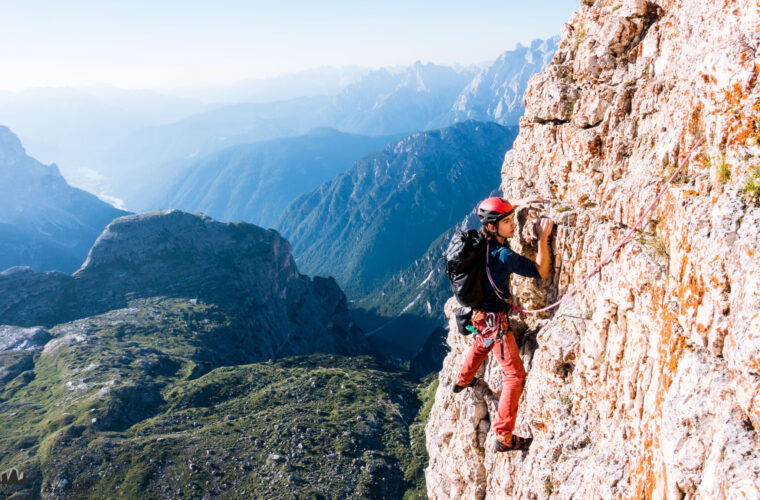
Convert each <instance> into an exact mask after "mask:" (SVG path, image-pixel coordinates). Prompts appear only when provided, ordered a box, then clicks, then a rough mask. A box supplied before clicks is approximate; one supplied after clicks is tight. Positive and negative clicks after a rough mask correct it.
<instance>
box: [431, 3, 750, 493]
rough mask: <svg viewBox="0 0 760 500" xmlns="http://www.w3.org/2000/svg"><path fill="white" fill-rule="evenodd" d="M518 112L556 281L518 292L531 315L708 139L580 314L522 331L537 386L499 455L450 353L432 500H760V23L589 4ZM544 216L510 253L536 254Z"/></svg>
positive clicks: (515, 190) (712, 13)
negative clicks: (455, 388)
mask: <svg viewBox="0 0 760 500" xmlns="http://www.w3.org/2000/svg"><path fill="white" fill-rule="evenodd" d="M581 4H582V5H581V8H580V10H579V11H578V12H577V13H576V14H575V15H574V16H573V18H572V19H571V21H570V22H569V23H568V24H566V25H565V26H563V30H562V38H561V42H560V46H559V48H558V51H557V53H556V55H555V57H554V59H553V61H552V62H551V64H550V65H549V67H548V68H547V70H546V71H545V72H543V73H541V74H539V75H537V76H536V77H534V78H533V79H532V81H531V83H530V84H529V87H528V90H527V91H526V93H525V102H526V112H525V115H524V116H523V118H522V120H521V123H520V134H519V136H518V138H517V140H516V141H515V145H514V149H513V150H512V151H511V152H510V153H508V154H507V157H506V158H505V162H504V166H503V169H502V189H503V190H504V193H505V196H506V197H507V198H510V199H514V198H518V197H521V196H526V195H541V196H543V197H545V198H547V199H549V200H551V203H547V205H546V207H544V208H545V209H546V211H547V212H548V214H549V215H550V216H552V217H553V218H554V220H555V221H556V222H557V226H556V229H555V234H554V236H553V240H552V252H553V256H554V272H553V275H552V277H551V278H550V279H548V280H544V281H543V282H541V283H531V282H528V281H527V280H522V279H514V278H513V281H512V288H513V293H514V294H515V295H516V296H517V297H518V299H519V301H520V302H521V303H522V305H523V306H524V307H538V306H542V305H544V304H548V303H549V302H553V301H554V300H555V299H557V298H558V297H560V296H562V295H564V294H565V293H566V292H567V291H568V290H569V289H570V288H571V287H572V286H573V285H574V284H575V283H578V282H579V281H580V280H581V279H582V277H583V276H585V274H586V273H587V272H589V271H590V270H591V269H593V268H594V267H595V266H596V265H597V264H598V263H599V262H600V261H601V259H602V257H603V256H604V255H605V254H606V253H607V252H608V251H609V250H610V249H612V248H613V247H614V245H615V244H616V243H617V242H618V241H620V239H621V238H622V237H623V235H624V234H625V233H626V232H627V231H628V230H629V229H630V228H631V227H632V226H633V225H634V223H635V222H636V220H637V219H638V218H639V216H640V214H641V213H642V212H643V211H644V209H645V208H646V207H647V206H648V205H649V203H650V202H651V201H652V200H653V199H654V198H655V197H656V195H657V193H658V192H659V190H660V189H661V188H662V187H663V186H664V185H665V181H666V180H667V179H668V178H669V177H670V174H672V173H673V172H674V168H676V167H677V165H680V162H681V161H683V160H684V159H685V157H686V155H687V152H688V151H689V150H690V149H691V148H692V146H694V145H695V144H696V143H697V142H698V141H699V140H700V139H703V141H704V142H702V144H701V146H699V147H698V148H697V149H696V150H695V152H694V156H693V157H692V159H691V161H690V162H689V163H688V165H687V166H686V167H685V168H684V171H683V173H682V174H681V175H679V176H677V178H676V179H675V182H674V184H673V185H672V186H671V187H670V188H669V190H668V191H667V192H666V193H665V195H664V196H663V198H662V199H661V200H660V201H659V203H658V204H657V206H656V208H655V209H654V211H653V212H652V213H651V214H650V215H649V216H648V217H647V218H646V219H645V220H644V222H643V224H642V225H641V227H640V228H639V230H638V231H637V232H636V233H635V234H634V237H633V239H632V240H631V241H630V242H629V243H627V244H626V245H624V246H623V247H622V249H621V250H620V251H619V252H618V253H617V254H616V255H615V257H614V258H613V259H612V261H611V262H610V263H609V264H607V265H606V266H604V267H603V269H602V270H601V271H600V272H599V273H597V274H596V275H594V277H593V278H591V279H590V280H589V281H588V283H587V284H586V286H585V287H584V288H583V289H582V290H581V291H580V292H578V293H577V294H575V295H574V297H573V298H572V299H571V300H568V301H566V302H565V303H564V304H563V305H562V306H561V307H560V308H559V309H555V310H554V311H552V312H551V313H549V314H543V315H531V316H529V317H527V318H526V319H525V321H520V322H518V323H519V324H518V327H517V328H516V329H517V330H518V331H519V332H520V333H521V334H522V336H523V337H524V341H523V344H522V350H521V352H522V354H523V361H524V363H525V365H526V369H527V371H528V378H527V382H526V387H525V392H524V395H523V400H522V401H521V404H520V416H519V418H518V428H517V431H518V432H519V433H521V434H532V435H533V436H534V438H535V441H534V443H533V446H532V447H531V449H530V451H529V452H527V453H517V454H498V455H497V454H495V453H494V452H493V445H494V437H493V433H492V432H489V428H490V415H494V414H495V403H496V401H497V400H498V391H499V390H500V385H501V382H500V373H499V367H498V364H497V363H496V360H495V359H492V360H491V361H490V362H489V363H488V365H487V366H485V372H484V373H483V376H484V377H485V382H486V383H485V384H483V383H481V384H479V385H478V386H476V387H475V388H474V389H468V390H467V391H465V392H463V393H461V394H458V395H453V394H451V393H450V387H451V384H452V383H453V382H454V380H455V376H456V373H457V371H458V369H459V367H460V366H461V362H462V360H463V356H464V353H465V352H466V349H468V348H469V345H470V343H471V342H472V340H471V339H469V338H464V337H461V336H459V335H458V334H457V333H456V332H455V331H453V330H452V332H451V333H450V334H449V337H448V341H449V344H450V345H451V347H452V350H451V353H450V354H449V356H448V357H447V358H446V360H445V362H444V367H443V370H442V371H441V374H440V380H441V384H440V389H439V391H438V394H437V395H436V402H435V405H434V407H433V410H432V412H431V416H430V420H429V423H428V426H427V429H426V432H427V447H428V451H429V453H430V466H429V467H428V469H427V471H426V473H427V484H428V494H429V496H430V497H431V498H505V497H515V498H544V497H549V496H551V497H557V498H739V497H741V498H758V497H760V438H759V435H758V431H760V253H758V252H759V251H760V208H759V207H758V203H759V200H758V185H760V148H759V145H758V142H760V82H758V72H760V58H759V57H758V56H759V53H758V44H759V42H760V4H758V2H757V0H741V1H733V2H730V1H726V2H712V1H707V0H684V1H667V0H661V1H657V2H646V1H643V0H623V1H617V0H611V1H607V0H599V1H596V2H594V1H590V0H584V1H582V2H581ZM535 217H536V213H533V211H532V210H523V211H522V212H520V213H518V219H519V221H520V222H521V226H520V230H519V236H518V237H516V238H515V239H514V241H512V246H513V247H515V248H516V249H518V250H519V251H520V252H521V253H524V254H527V255H529V256H531V255H533V252H534V250H535V243H536V239H535V234H534V231H533V228H532V226H533V224H532V221H534V220H535Z"/></svg>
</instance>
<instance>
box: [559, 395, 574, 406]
mask: <svg viewBox="0 0 760 500" xmlns="http://www.w3.org/2000/svg"><path fill="white" fill-rule="evenodd" d="M557 399H559V402H560V403H562V404H563V405H565V406H567V407H570V406H573V402H572V400H571V399H570V398H569V397H568V396H565V395H564V394H560V395H559V396H558V397H557Z"/></svg>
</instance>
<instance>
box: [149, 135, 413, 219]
mask: <svg viewBox="0 0 760 500" xmlns="http://www.w3.org/2000/svg"><path fill="white" fill-rule="evenodd" d="M400 138H401V137H399V136H392V137H367V136H361V135H353V134H344V133H342V132H338V131H337V130H335V129H329V128H321V129H314V130H312V131H311V132H309V133H308V134H306V135H304V136H299V137H291V138H287V139H276V140H272V141H266V142H258V143H254V144H245V145H239V146H233V147H231V148H228V149H225V150H223V151H220V152H218V153H214V154H211V155H209V156H207V157H205V158H203V159H199V160H196V161H194V162H188V163H187V164H186V166H185V167H184V170H183V172H182V173H181V174H179V175H178V178H177V179H176V180H175V183H174V185H173V186H171V187H168V188H167V187H166V186H160V188H161V189H162V190H163V191H164V192H165V194H164V195H163V200H161V199H160V198H157V199H159V200H160V201H158V202H156V201H155V200H154V201H153V202H152V204H153V205H156V204H158V205H160V206H165V207H172V208H179V209H181V210H190V211H200V212H203V213H205V214H208V215H210V216H211V217H214V218H215V219H218V220H224V221H235V220H244V221H246V222H251V223H253V224H256V225H259V226H263V227H271V226H273V225H274V223H275V222H276V221H277V219H278V218H279V216H280V214H281V213H282V211H283V210H284V208H285V207H286V206H287V204H288V203H290V202H291V201H293V199H295V198H296V197H298V196H300V195H302V194H304V193H307V192H309V191H311V190H312V189H314V188H316V187H317V186H318V185H319V184H321V183H323V182H325V181H327V180H329V179H331V178H333V177H334V176H336V175H337V174H339V173H342V172H345V171H346V170H348V168H349V167H350V166H351V164H352V163H353V162H354V160H356V159H358V158H361V157H362V156H364V155H366V154H368V153H370V152H372V151H376V150H378V149H382V148H383V147H385V145H386V144H388V143H389V142H395V141H397V140H398V139H400Z"/></svg>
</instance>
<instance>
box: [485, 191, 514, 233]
mask: <svg viewBox="0 0 760 500" xmlns="http://www.w3.org/2000/svg"><path fill="white" fill-rule="evenodd" d="M514 211H515V207H513V206H512V205H510V204H509V203H507V202H506V201H504V200H503V199H501V198H496V197H493V198H486V199H485V200H483V201H481V202H480V204H479V205H478V217H479V218H480V223H481V224H483V225H484V226H485V225H486V224H489V223H490V224H497V223H498V222H499V220H501V219H503V218H504V217H506V216H508V215H509V214H511V213H512V212H514Z"/></svg>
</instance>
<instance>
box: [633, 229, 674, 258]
mask: <svg viewBox="0 0 760 500" xmlns="http://www.w3.org/2000/svg"><path fill="white" fill-rule="evenodd" d="M638 241H639V243H640V244H641V245H642V246H643V247H644V248H645V249H646V252H647V254H649V256H650V257H652V258H653V259H655V260H659V261H662V262H664V263H667V262H668V257H669V255H668V249H667V247H666V246H665V241H664V240H663V239H662V238H661V237H660V236H659V235H657V234H647V235H644V236H642V237H640V238H639V239H638Z"/></svg>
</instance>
